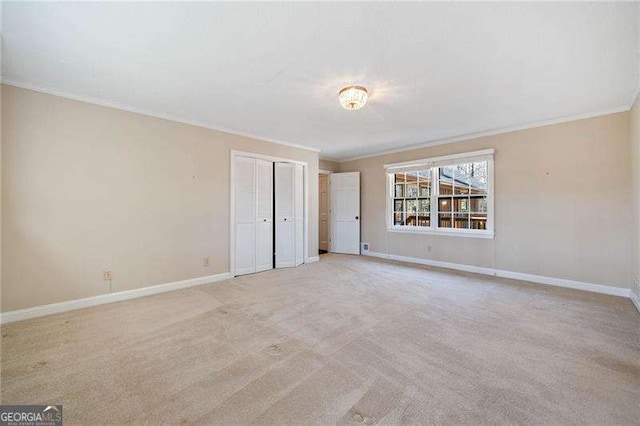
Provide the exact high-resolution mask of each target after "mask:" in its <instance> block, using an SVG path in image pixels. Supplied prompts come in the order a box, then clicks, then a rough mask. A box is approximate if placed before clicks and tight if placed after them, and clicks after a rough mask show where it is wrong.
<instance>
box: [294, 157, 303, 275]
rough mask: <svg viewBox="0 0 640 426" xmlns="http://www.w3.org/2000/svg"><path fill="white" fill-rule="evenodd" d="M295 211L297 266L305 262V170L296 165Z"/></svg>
mask: <svg viewBox="0 0 640 426" xmlns="http://www.w3.org/2000/svg"><path fill="white" fill-rule="evenodd" d="M293 187H294V189H293V204H294V206H293V210H294V216H295V222H296V230H295V256H296V260H295V262H296V266H298V265H302V263H303V262H304V169H303V168H302V166H301V165H300V164H296V165H295V172H294V182H293Z"/></svg>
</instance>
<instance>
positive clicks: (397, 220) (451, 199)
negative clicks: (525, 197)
mask: <svg viewBox="0 0 640 426" xmlns="http://www.w3.org/2000/svg"><path fill="white" fill-rule="evenodd" d="M493 154H494V152H493V150H484V151H476V152H470V153H465V154H456V155H452V156H446V157H436V158H430V159H423V160H419V161H412V162H405V163H396V164H390V165H386V166H385V171H386V173H387V182H388V185H387V228H388V230H389V231H392V232H415V233H432V234H449V235H458V236H477V237H482V238H492V237H493V235H494V232H493V231H494V225H493Z"/></svg>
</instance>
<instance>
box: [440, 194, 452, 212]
mask: <svg viewBox="0 0 640 426" xmlns="http://www.w3.org/2000/svg"><path fill="white" fill-rule="evenodd" d="M452 204H453V198H450V197H446V198H445V197H440V198H438V210H439V211H440V212H450V211H451V205H452Z"/></svg>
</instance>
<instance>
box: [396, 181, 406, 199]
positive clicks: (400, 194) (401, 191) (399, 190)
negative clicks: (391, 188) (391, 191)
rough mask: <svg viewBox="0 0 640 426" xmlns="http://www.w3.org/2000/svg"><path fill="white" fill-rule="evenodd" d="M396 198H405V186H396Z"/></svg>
mask: <svg viewBox="0 0 640 426" xmlns="http://www.w3.org/2000/svg"><path fill="white" fill-rule="evenodd" d="M395 197H396V198H402V197H404V185H403V184H396V185H395Z"/></svg>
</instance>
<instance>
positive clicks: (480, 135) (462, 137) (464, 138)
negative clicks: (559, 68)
mask: <svg viewBox="0 0 640 426" xmlns="http://www.w3.org/2000/svg"><path fill="white" fill-rule="evenodd" d="M634 99H635V98H634ZM631 106H633V104H631ZM630 109H631V107H628V106H620V107H616V108H610V109H605V110H602V111H597V112H592V113H587V114H578V115H572V116H567V117H561V118H555V119H551V120H544V121H538V122H534V123H528V124H522V125H519V126H513V127H504V128H501V129H494V130H487V131H483V132H477V133H467V134H465V135H460V136H454V137H450V138H445V139H436V140H433V141H429V142H424V143H421V144H418V145H410V146H406V147H403V148H396V149H389V150H386V151H379V152H376V153H372V154H366V155H360V156H357V157H350V158H347V159H344V160H339V161H338V162H339V163H346V162H349V161H356V160H364V159H365V158H373V157H380V156H383V155H389V154H397V153H399V152H407V151H414V150H416V149H422V148H429V147H432V146H438V145H446V144H450V143H456V142H465V141H468V140H471V139H478V138H483V137H487V136H496V135H501V134H503V133H510V132H517V131H519V130H527V129H535V128H537V127H545V126H552V125H554V124H562V123H568V122H570V121H578V120H586V119H588V118H595V117H601V116H603V115H609V114H616V113H618V112H625V111H629V110H630Z"/></svg>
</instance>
